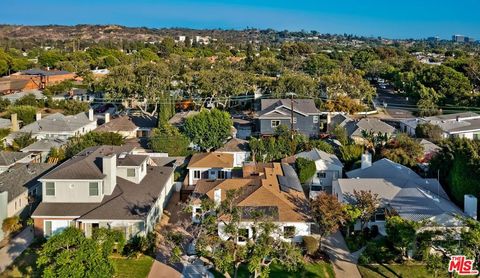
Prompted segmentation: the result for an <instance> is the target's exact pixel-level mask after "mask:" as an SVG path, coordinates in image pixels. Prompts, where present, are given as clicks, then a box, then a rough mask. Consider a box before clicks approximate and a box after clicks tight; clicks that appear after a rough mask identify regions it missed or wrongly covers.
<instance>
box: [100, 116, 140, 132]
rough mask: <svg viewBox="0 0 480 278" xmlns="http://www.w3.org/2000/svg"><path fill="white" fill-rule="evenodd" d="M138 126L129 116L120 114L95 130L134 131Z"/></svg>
mask: <svg viewBox="0 0 480 278" xmlns="http://www.w3.org/2000/svg"><path fill="white" fill-rule="evenodd" d="M137 129H138V127H137V126H136V125H135V123H133V121H132V120H131V119H130V117H129V116H120V117H117V118H113V119H111V120H110V121H109V122H108V123H104V124H103V125H101V126H99V127H97V129H96V131H106V132H119V131H126V132H131V131H136V130H137Z"/></svg>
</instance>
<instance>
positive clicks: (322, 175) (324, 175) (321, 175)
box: [317, 172, 327, 179]
mask: <svg viewBox="0 0 480 278" xmlns="http://www.w3.org/2000/svg"><path fill="white" fill-rule="evenodd" d="M317 177H318V178H319V179H324V178H326V177H327V173H323V172H320V173H317Z"/></svg>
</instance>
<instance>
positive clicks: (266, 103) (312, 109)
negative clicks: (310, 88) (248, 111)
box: [259, 99, 320, 117]
mask: <svg viewBox="0 0 480 278" xmlns="http://www.w3.org/2000/svg"><path fill="white" fill-rule="evenodd" d="M281 106H284V107H285V108H286V109H287V110H288V111H290V107H291V101H290V99H262V100H261V104H260V109H261V111H260V112H259V116H260V117H261V116H263V115H265V114H266V113H268V112H271V111H273V110H275V109H277V108H279V107H281ZM293 110H296V111H299V112H301V113H304V114H320V110H318V109H317V107H316V106H315V102H314V101H313V99H294V100H293Z"/></svg>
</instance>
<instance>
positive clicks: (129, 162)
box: [117, 154, 148, 166]
mask: <svg viewBox="0 0 480 278" xmlns="http://www.w3.org/2000/svg"><path fill="white" fill-rule="evenodd" d="M146 159H148V155H139V154H128V155H125V156H123V155H122V154H120V156H119V157H118V158H117V166H140V165H141V164H142V163H143V162H144V161H145V160H146Z"/></svg>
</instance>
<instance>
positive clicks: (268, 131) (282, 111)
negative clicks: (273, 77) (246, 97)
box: [256, 99, 322, 137]
mask: <svg viewBox="0 0 480 278" xmlns="http://www.w3.org/2000/svg"><path fill="white" fill-rule="evenodd" d="M321 114H322V112H320V110H318V109H317V107H316V106H315V102H314V100H313V99H294V100H293V128H294V129H295V130H296V131H298V132H299V133H302V134H305V135H306V136H309V137H318V136H319V134H320V131H321V128H320V126H321V121H320V115H321ZM256 119H257V124H258V127H259V132H260V134H261V135H272V134H274V132H275V128H277V127H278V126H279V125H285V126H287V127H290V126H291V119H292V101H291V100H289V99H261V105H260V111H259V112H258V115H257V117H256Z"/></svg>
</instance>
